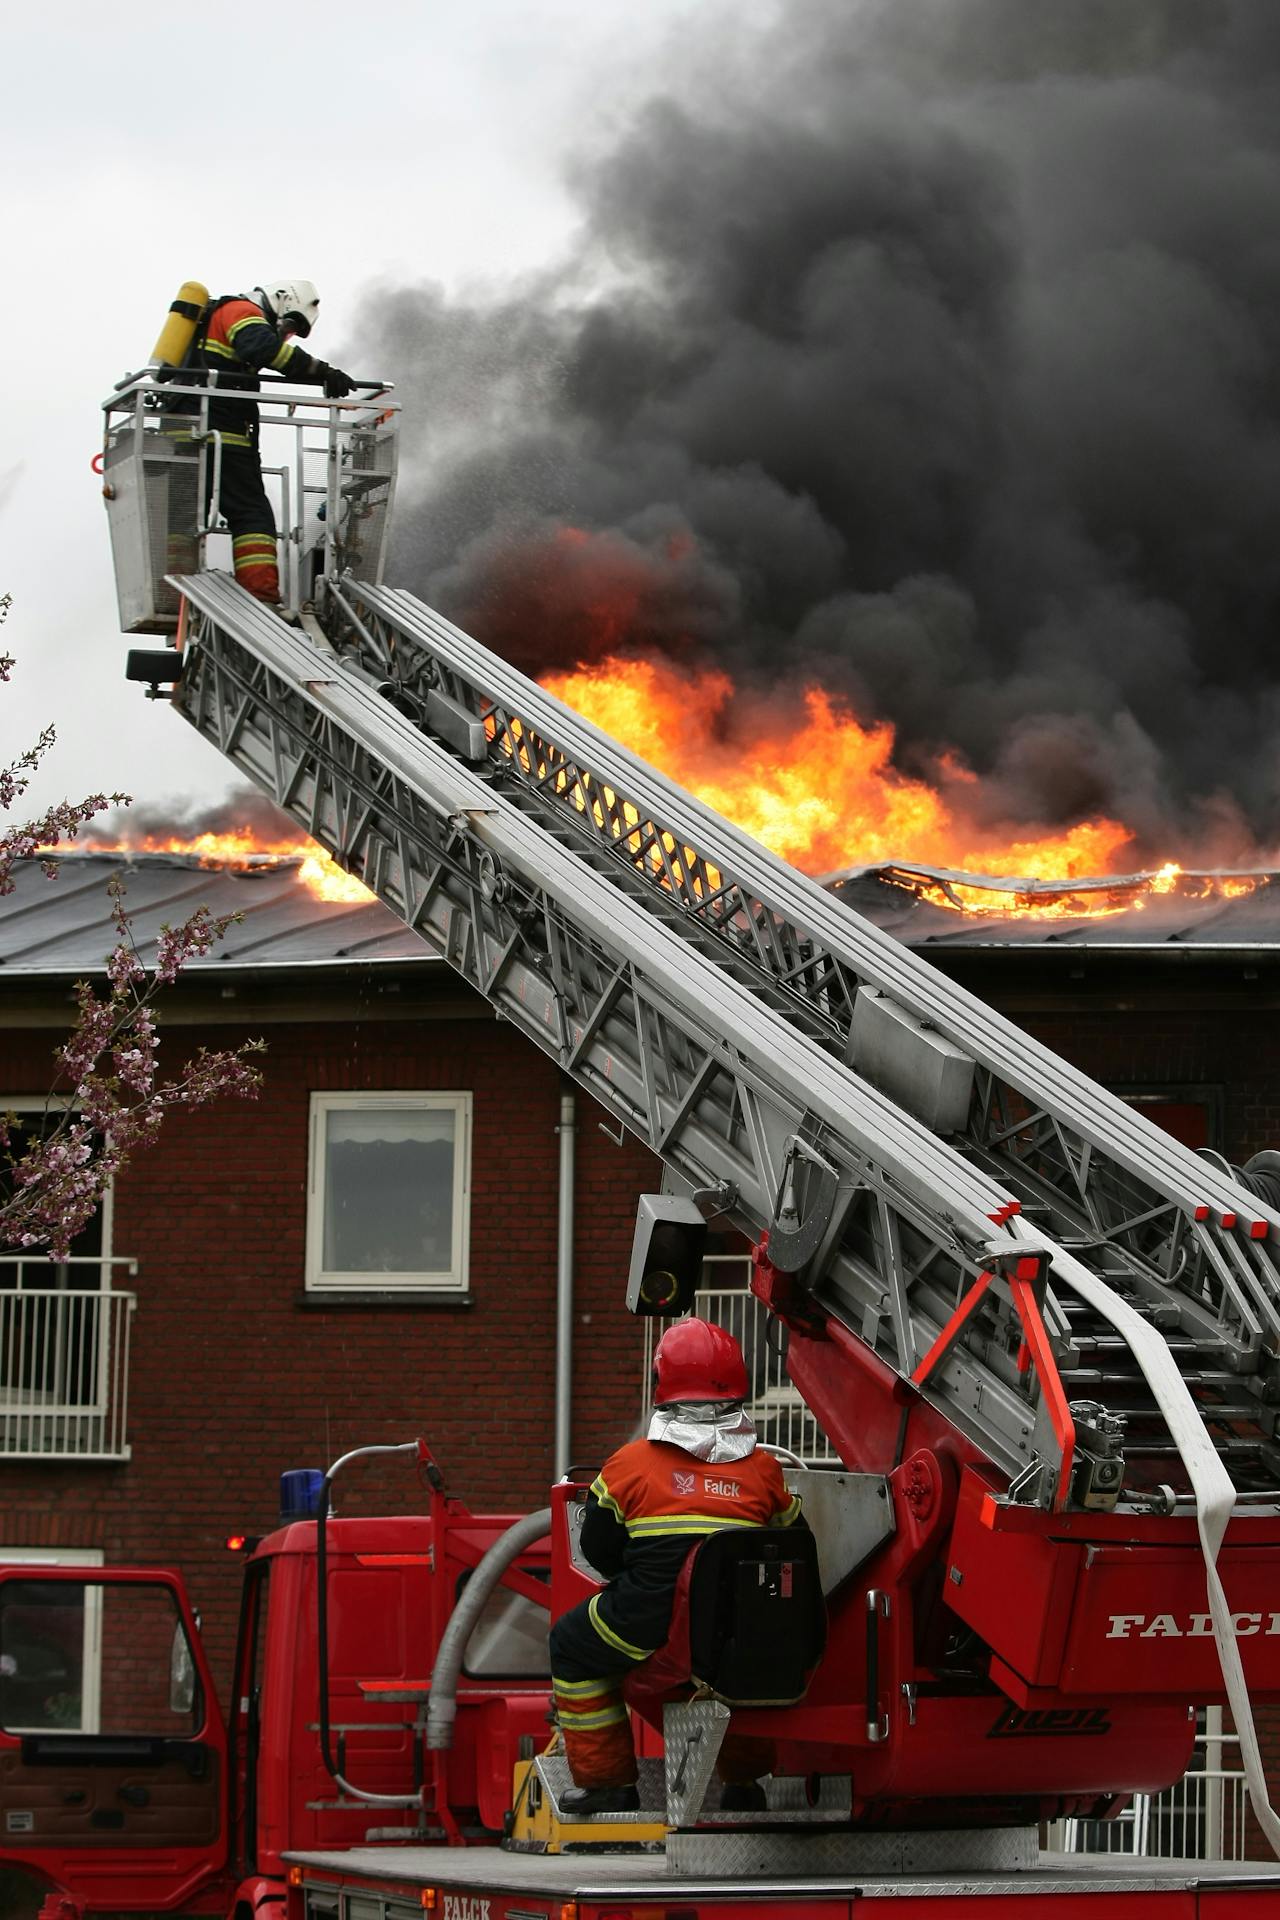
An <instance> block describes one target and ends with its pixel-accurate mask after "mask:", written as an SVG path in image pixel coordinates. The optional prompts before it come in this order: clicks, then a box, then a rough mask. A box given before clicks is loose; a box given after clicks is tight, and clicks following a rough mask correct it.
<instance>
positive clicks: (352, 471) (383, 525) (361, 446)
mask: <svg viewBox="0 0 1280 1920" xmlns="http://www.w3.org/2000/svg"><path fill="white" fill-rule="evenodd" d="M395 472H396V437H395V432H394V430H393V429H391V428H377V427H375V428H372V429H369V430H368V431H362V432H358V433H354V434H352V436H351V458H350V464H349V465H348V467H347V469H346V471H345V472H344V474H343V480H342V494H343V506H344V514H343V558H344V561H345V563H346V565H347V566H349V567H350V569H351V571H352V573H353V574H354V575H355V577H356V579H357V580H367V581H368V582H369V583H370V585H374V586H376V585H377V583H378V582H379V581H380V580H381V578H382V563H383V557H384V549H385V547H386V540H387V522H388V518H389V515H390V511H391V500H392V494H393V492H394V488H395Z"/></svg>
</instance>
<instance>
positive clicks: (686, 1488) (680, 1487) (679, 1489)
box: [671, 1473, 698, 1494]
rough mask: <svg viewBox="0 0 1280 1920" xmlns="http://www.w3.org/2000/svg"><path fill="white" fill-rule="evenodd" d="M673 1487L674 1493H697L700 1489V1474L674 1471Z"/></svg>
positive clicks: (672, 1477)
mask: <svg viewBox="0 0 1280 1920" xmlns="http://www.w3.org/2000/svg"><path fill="white" fill-rule="evenodd" d="M671 1488H672V1492H673V1493H680V1494H690V1493H696V1492H697V1491H698V1476H697V1474H696V1473H673V1474H672V1476H671Z"/></svg>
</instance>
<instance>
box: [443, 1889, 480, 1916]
mask: <svg viewBox="0 0 1280 1920" xmlns="http://www.w3.org/2000/svg"><path fill="white" fill-rule="evenodd" d="M444 1920H489V1902H488V1901H487V1900H482V1899H481V1898H480V1895H479V1894H478V1893H446V1895H445V1896H444Z"/></svg>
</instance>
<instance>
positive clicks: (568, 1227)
mask: <svg viewBox="0 0 1280 1920" xmlns="http://www.w3.org/2000/svg"><path fill="white" fill-rule="evenodd" d="M557 1131H558V1132H559V1135H560V1213H559V1239H558V1242H557V1247H556V1437H555V1477H556V1479H557V1480H562V1479H563V1478H564V1476H565V1474H566V1473H567V1472H568V1471H569V1466H570V1454H569V1449H570V1447H571V1445H572V1432H571V1427H572V1406H573V1143H574V1134H575V1131H576V1129H575V1123H574V1097H573V1093H572V1091H570V1092H567V1093H562V1094H561V1095H560V1125H559V1128H558V1129H557Z"/></svg>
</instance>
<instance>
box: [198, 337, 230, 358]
mask: <svg viewBox="0 0 1280 1920" xmlns="http://www.w3.org/2000/svg"><path fill="white" fill-rule="evenodd" d="M203 344H204V350H205V352H206V353H216V354H217V355H218V356H219V358H220V359H223V360H234V359H235V357H236V356H235V351H234V349H233V348H231V347H227V346H224V345H223V343H222V341H221V340H206V341H205V342H204V343H203Z"/></svg>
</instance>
